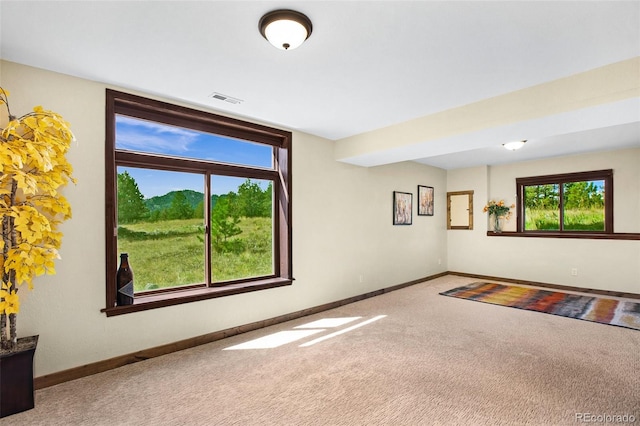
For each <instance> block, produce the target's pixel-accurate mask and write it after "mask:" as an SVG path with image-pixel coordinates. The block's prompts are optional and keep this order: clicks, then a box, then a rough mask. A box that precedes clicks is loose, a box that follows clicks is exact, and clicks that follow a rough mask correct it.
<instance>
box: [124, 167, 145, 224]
mask: <svg viewBox="0 0 640 426" xmlns="http://www.w3.org/2000/svg"><path fill="white" fill-rule="evenodd" d="M148 214H149V210H148V209H147V207H146V206H145V204H144V196H143V195H142V193H141V192H140V189H139V188H138V184H137V183H136V181H135V179H134V178H133V177H131V175H129V173H128V172H127V171H125V172H124V173H118V222H119V223H132V222H136V221H138V220H141V219H144V218H145V217H146V216H147V215H148Z"/></svg>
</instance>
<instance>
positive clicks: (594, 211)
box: [516, 170, 613, 233]
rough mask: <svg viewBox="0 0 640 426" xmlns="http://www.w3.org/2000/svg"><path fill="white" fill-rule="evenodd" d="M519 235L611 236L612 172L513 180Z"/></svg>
mask: <svg viewBox="0 0 640 426" xmlns="http://www.w3.org/2000/svg"><path fill="white" fill-rule="evenodd" d="M516 186H517V191H518V209H519V210H518V213H519V214H518V225H517V226H518V232H547V233H552V232H556V233H557V232H560V233H587V232H599V233H613V171H612V170H599V171H593V172H581V173H568V174H562V175H549V176H536V177H527V178H518V179H516Z"/></svg>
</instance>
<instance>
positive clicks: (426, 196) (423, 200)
mask: <svg viewBox="0 0 640 426" xmlns="http://www.w3.org/2000/svg"><path fill="white" fill-rule="evenodd" d="M418 216H433V187H432V186H423V185H418Z"/></svg>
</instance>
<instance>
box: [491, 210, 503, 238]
mask: <svg viewBox="0 0 640 426" xmlns="http://www.w3.org/2000/svg"><path fill="white" fill-rule="evenodd" d="M503 219H504V217H503V216H498V215H497V214H494V215H493V232H494V233H496V234H499V233H500V232H502V224H503Z"/></svg>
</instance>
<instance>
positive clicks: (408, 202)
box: [393, 191, 413, 225]
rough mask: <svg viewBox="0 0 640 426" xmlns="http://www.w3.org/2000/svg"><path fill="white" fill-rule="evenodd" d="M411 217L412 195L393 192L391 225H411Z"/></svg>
mask: <svg viewBox="0 0 640 426" xmlns="http://www.w3.org/2000/svg"><path fill="white" fill-rule="evenodd" d="M412 215H413V194H410V193H408V192H398V191H393V224H394V225H411V221H412V219H413V217H412Z"/></svg>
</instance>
